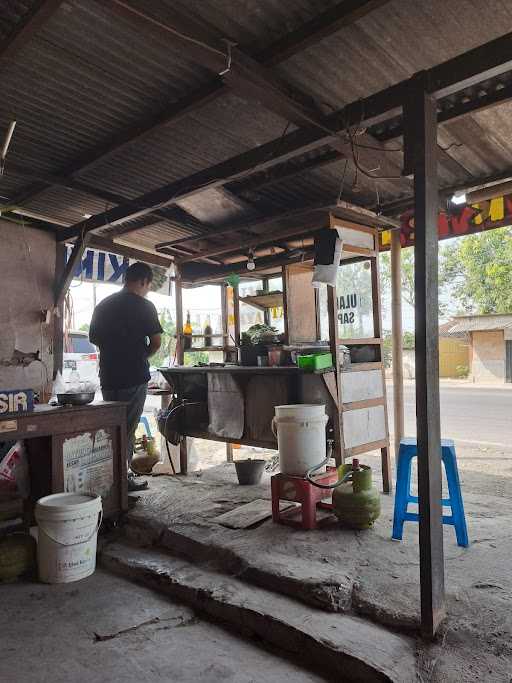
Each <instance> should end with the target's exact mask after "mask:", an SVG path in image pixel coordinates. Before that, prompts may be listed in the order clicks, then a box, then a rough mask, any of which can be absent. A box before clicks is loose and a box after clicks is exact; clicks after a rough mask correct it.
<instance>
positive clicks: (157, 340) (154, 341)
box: [148, 334, 162, 358]
mask: <svg viewBox="0 0 512 683" xmlns="http://www.w3.org/2000/svg"><path fill="white" fill-rule="evenodd" d="M161 346H162V335H161V334H152V335H151V336H150V337H149V346H148V358H149V357H150V356H153V355H154V354H155V353H156V352H157V351H158V349H159V348H160V347H161Z"/></svg>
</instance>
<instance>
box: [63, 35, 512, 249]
mask: <svg viewBox="0 0 512 683" xmlns="http://www.w3.org/2000/svg"><path fill="white" fill-rule="evenodd" d="M489 45H490V46H491V49H490V51H489V54H488V55H487V56H486V54H485V46H482V47H481V48H477V51H476V53H475V51H474V50H472V51H470V52H469V53H466V54H464V55H460V56H459V57H457V58H455V61H454V60H449V62H445V63H444V64H441V65H438V66H437V67H434V68H433V69H431V70H430V71H428V72H427V75H426V78H427V82H428V83H429V84H430V86H431V88H434V89H433V90H432V92H431V94H433V95H436V93H437V92H446V91H447V90H450V91H456V90H457V88H459V89H463V88H464V87H465V84H466V83H467V82H468V79H470V78H471V76H472V78H473V79H478V78H480V77H481V78H487V77H488V74H489V73H490V72H491V71H492V72H493V73H496V72H497V71H499V70H500V69H502V71H506V70H507V69H508V70H510V68H511V67H512V57H511V55H512V33H509V34H507V35H506V36H503V37H502V38H499V39H497V41H492V43H489ZM482 52H483V55H482ZM475 55H476V57H478V58H480V59H481V60H482V61H481V62H478V61H477V60H476V59H475ZM433 84H435V85H433ZM408 86H409V80H406V81H402V82H400V83H397V84H396V85H393V86H391V87H388V88H385V89H384V90H381V91H379V92H377V93H375V94H373V95H370V96H369V97H366V98H364V99H362V100H358V101H356V102H352V103H351V104H348V105H347V106H345V107H343V108H342V109H341V110H339V111H336V112H334V113H332V114H328V115H326V116H323V117H322V123H323V124H324V125H325V128H327V129H329V130H330V131H331V133H330V134H328V133H327V132H323V131H322V130H320V129H319V127H318V126H316V125H310V126H304V127H302V128H299V129H297V130H295V131H293V132H291V133H288V134H287V135H285V136H282V137H280V138H279V139H277V140H273V141H271V142H268V143H266V144H263V145H261V146H259V147H256V148H253V149H251V150H248V151H246V152H244V153H242V154H239V155H237V156H235V157H231V158H230V159H226V160H225V161H223V162H221V163H219V164H216V165H214V166H211V167H210V168H207V169H204V170H202V171H199V172H197V173H194V174H192V175H191V176H189V177H187V178H182V179H180V180H178V181H175V182H173V183H169V184H168V185H165V186H163V187H161V188H158V189H156V190H153V191H151V192H148V193H147V194H145V195H143V196H141V197H138V198H137V199H134V200H131V201H130V202H127V203H126V204H124V205H123V206H119V207H116V208H113V209H110V210H109V211H106V212H105V213H103V214H98V215H96V216H93V217H92V218H90V219H88V220H86V221H81V222H79V223H77V224H76V225H75V226H72V228H71V229H70V234H72V235H75V236H76V235H77V234H80V232H82V231H86V232H88V231H91V230H95V229H97V228H98V227H101V226H103V225H105V224H106V223H110V224H111V225H117V224H121V223H124V222H126V221H127V220H131V219H133V218H136V217H138V216H143V215H145V214H147V213H150V212H151V211H153V210H155V209H159V208H162V207H163V206H166V205H168V204H171V203H175V202H177V201H178V200H179V199H180V198H183V197H190V196H192V195H194V194H196V193H197V192H200V191H202V190H203V189H205V188H206V187H219V186H221V185H224V184H225V183H227V182H231V181H234V180H237V179H239V178H242V177H245V176H246V175H248V174H250V173H251V172H254V171H255V170H259V171H261V170H263V169H265V168H271V167H272V166H275V165H277V164H278V163H282V162H283V161H285V160H287V159H290V158H291V157H292V156H295V155H297V154H300V153H305V152H306V151H309V150H311V149H316V148H318V147H320V146H322V145H325V144H328V143H329V142H330V140H332V139H333V138H334V139H336V140H337V139H339V138H337V136H336V133H337V132H339V131H340V130H343V129H345V127H346V126H347V125H358V126H366V127H368V126H370V125H372V124H374V123H377V122H381V121H385V120H387V119H389V118H393V117H395V116H396V115H397V114H401V110H402V102H403V100H404V98H405V94H406V92H407V88H408ZM435 88H437V89H438V90H436V89H435Z"/></svg>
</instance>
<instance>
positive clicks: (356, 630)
mask: <svg viewBox="0 0 512 683" xmlns="http://www.w3.org/2000/svg"><path fill="white" fill-rule="evenodd" d="M99 562H100V563H101V565H102V566H103V567H105V568H106V569H108V570H110V571H113V572H115V573H117V574H119V575H122V576H125V577H128V578H130V579H132V580H133V581H135V582H137V583H141V584H144V585H146V586H148V587H150V588H153V589H156V590H158V591H160V592H162V593H164V594H166V595H168V596H170V597H172V598H173V599H177V600H179V601H181V602H183V603H185V604H187V605H189V606H190V607H192V608H193V609H196V610H198V611H201V612H203V613H206V614H208V615H209V616H211V617H213V618H214V619H215V620H216V621H220V622H223V623H225V624H227V625H229V626H230V627H231V628H234V629H236V630H237V631H238V632H241V633H242V634H246V635H247V636H251V637H254V636H256V637H258V638H260V639H261V640H262V641H263V642H265V643H268V644H270V645H273V646H275V647H278V648H279V649H281V650H283V651H284V652H286V653H288V654H289V655H291V656H294V657H296V658H298V659H302V660H303V661H307V662H308V663H309V665H313V666H314V668H315V670H318V672H319V673H322V674H323V675H328V676H329V677H335V678H336V680H342V681H358V682H364V683H372V682H373V681H379V682H382V681H393V682H394V683H412V682H413V681H415V680H416V679H417V677H416V656H415V652H416V647H415V640H414V639H413V638H410V637H408V636H405V635H399V634H396V633H393V632H391V631H388V630H386V629H385V628H383V627H380V626H378V625H376V624H373V623H370V622H367V621H365V620H363V619H360V618H358V617H354V616H350V615H347V614H334V613H326V612H325V611H322V610H320V609H314V608H312V607H309V606H306V605H304V604H301V603H300V602H297V601H296V600H293V599H291V598H289V597H286V596H283V595H278V594H276V593H272V592H269V591H267V590H265V589H264V588H260V587H257V586H252V585H248V584H247V583H245V582H243V581H240V580H239V579H237V578H235V577H233V576H228V575H226V574H221V573H219V572H218V571H216V570H215V569H210V568H208V567H206V566H199V565H196V564H194V563H192V562H190V561H188V560H186V559H183V558H180V557H176V556H173V555H171V554H170V553H168V552H165V551H162V550H155V549H148V548H140V547H136V546H133V545H129V544H127V543H119V542H113V543H107V544H105V545H104V546H103V548H102V549H101V551H100V554H99Z"/></svg>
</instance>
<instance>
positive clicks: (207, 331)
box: [204, 316, 213, 347]
mask: <svg viewBox="0 0 512 683" xmlns="http://www.w3.org/2000/svg"><path fill="white" fill-rule="evenodd" d="M212 333H213V330H212V325H211V321H210V316H207V318H206V323H205V326H204V345H205V346H206V347H209V346H211V345H212Z"/></svg>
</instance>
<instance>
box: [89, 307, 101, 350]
mask: <svg viewBox="0 0 512 683" xmlns="http://www.w3.org/2000/svg"><path fill="white" fill-rule="evenodd" d="M97 310H98V309H97V308H95V309H94V312H93V314H92V319H91V324H90V326H89V341H90V342H91V344H94V345H95V346H99V345H100V338H99V329H98V328H99V325H98V313H97Z"/></svg>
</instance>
